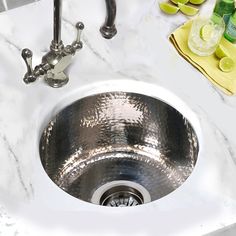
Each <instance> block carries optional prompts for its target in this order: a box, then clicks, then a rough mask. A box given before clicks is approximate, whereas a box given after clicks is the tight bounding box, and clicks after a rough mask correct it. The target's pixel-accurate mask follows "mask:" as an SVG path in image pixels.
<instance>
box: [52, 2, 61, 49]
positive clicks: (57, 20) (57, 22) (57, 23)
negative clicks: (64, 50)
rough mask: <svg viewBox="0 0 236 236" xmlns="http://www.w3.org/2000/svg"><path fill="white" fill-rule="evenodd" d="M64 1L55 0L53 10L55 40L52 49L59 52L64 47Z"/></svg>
mask: <svg viewBox="0 0 236 236" xmlns="http://www.w3.org/2000/svg"><path fill="white" fill-rule="evenodd" d="M61 9H62V0H54V9H53V40H52V45H51V47H52V49H54V50H55V51H56V50H59V49H60V48H61V47H62V40H61V12H62V10H61Z"/></svg>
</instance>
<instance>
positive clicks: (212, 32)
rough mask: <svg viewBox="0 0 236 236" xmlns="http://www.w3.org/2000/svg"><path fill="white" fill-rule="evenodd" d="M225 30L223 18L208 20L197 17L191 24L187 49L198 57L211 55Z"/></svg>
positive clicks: (215, 17) (214, 17)
mask: <svg viewBox="0 0 236 236" xmlns="http://www.w3.org/2000/svg"><path fill="white" fill-rule="evenodd" d="M224 30H225V23H224V20H223V18H221V17H218V16H212V17H211V18H210V19H209V18H205V17H201V16H198V17H197V18H195V19H194V20H193V22H192V27H191V30H190V33H189V37H188V47H189V49H190V50H191V51H192V52H193V53H195V54H196V55H198V56H209V55H211V54H213V53H214V52H215V50H216V48H217V46H218V44H219V42H220V40H221V37H222V35H223V33H224Z"/></svg>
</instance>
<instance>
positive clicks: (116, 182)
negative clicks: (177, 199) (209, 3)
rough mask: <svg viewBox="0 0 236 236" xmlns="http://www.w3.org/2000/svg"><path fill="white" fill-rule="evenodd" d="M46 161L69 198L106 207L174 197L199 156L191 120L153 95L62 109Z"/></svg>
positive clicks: (46, 140) (49, 131) (45, 148)
mask: <svg viewBox="0 0 236 236" xmlns="http://www.w3.org/2000/svg"><path fill="white" fill-rule="evenodd" d="M40 156H41V161H42V164H43V167H44V169H45V171H46V172H47V174H48V176H49V177H50V178H51V179H52V180H53V181H54V183H55V184H57V185H58V186H59V187H60V188H61V189H63V190H64V191H66V192H67V193H69V194H70V195H72V196H74V197H76V198H78V199H81V200H84V201H86V202H91V203H95V204H99V205H104V206H135V205H140V204H143V203H147V202H150V201H154V200H157V199H159V198H161V197H164V196H166V195H167V194H169V193H171V192H172V191H174V190H175V189H177V188H178V187H179V186H181V185H182V184H183V183H184V181H185V180H186V179H187V178H188V177H189V175H190V174H191V172H192V171H193V169H194V166H195V163H196V160H197V156H198V140H197V136H196V134H195V132H194V130H193V128H192V126H191V125H190V123H189V122H188V121H187V120H186V119H185V118H184V117H183V116H182V115H181V114H180V113H179V112H178V111H177V110H176V109H174V108H173V107H171V106H169V105H167V104H166V103H164V102H162V101H160V100H158V99H155V98H153V97H149V96H145V95H141V94H136V93H126V92H110V93H101V94H97V95H93V96H89V97H85V98H83V99H80V100H78V101H76V102H74V103H73V104H71V105H69V106H67V107H66V108H64V109H63V110H62V111H61V112H59V113H58V115H56V117H54V118H53V119H52V121H51V122H50V123H49V124H48V126H47V127H46V128H45V130H44V132H43V134H42V137H41V141H40Z"/></svg>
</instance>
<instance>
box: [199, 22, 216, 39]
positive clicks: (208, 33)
mask: <svg viewBox="0 0 236 236" xmlns="http://www.w3.org/2000/svg"><path fill="white" fill-rule="evenodd" d="M213 32H214V27H213V26H212V25H209V24H206V25H203V26H202V28H201V29H200V37H201V39H202V40H204V41H209V40H210V39H211V37H212V34H213Z"/></svg>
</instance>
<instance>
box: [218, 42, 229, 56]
mask: <svg viewBox="0 0 236 236" xmlns="http://www.w3.org/2000/svg"><path fill="white" fill-rule="evenodd" d="M215 55H216V56H217V57H218V58H219V59H221V58H223V57H229V53H228V52H227V49H226V48H225V47H224V46H223V45H221V44H219V45H218V47H217V48H216V51H215Z"/></svg>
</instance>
